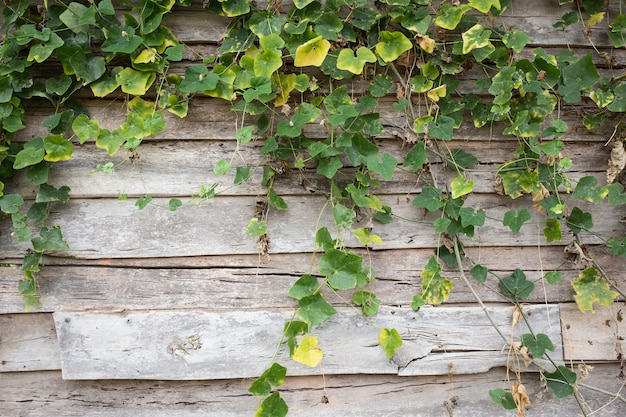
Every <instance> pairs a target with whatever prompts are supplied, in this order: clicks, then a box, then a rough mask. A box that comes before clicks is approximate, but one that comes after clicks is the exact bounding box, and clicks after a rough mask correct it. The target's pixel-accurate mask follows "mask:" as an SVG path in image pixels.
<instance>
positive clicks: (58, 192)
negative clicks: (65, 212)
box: [35, 184, 70, 203]
mask: <svg viewBox="0 0 626 417" xmlns="http://www.w3.org/2000/svg"><path fill="white" fill-rule="evenodd" d="M51 201H60V202H62V203H67V202H68V201H70V187H68V186H67V185H63V186H61V187H60V188H58V189H57V188H55V187H53V186H51V185H49V184H41V185H40V186H39V192H38V193H37V197H35V202H37V203H48V202H51Z"/></svg>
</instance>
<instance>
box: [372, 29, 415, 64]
mask: <svg viewBox="0 0 626 417" xmlns="http://www.w3.org/2000/svg"><path fill="white" fill-rule="evenodd" d="M412 47H413V44H412V43H411V41H410V40H408V39H407V37H406V36H404V34H402V32H389V31H386V30H383V31H382V32H380V40H379V42H378V43H377V44H376V53H377V54H378V56H379V57H381V59H382V60H383V61H385V62H393V61H395V60H396V59H398V57H400V55H402V54H403V53H404V52H406V51H408V50H409V49H411V48H412Z"/></svg>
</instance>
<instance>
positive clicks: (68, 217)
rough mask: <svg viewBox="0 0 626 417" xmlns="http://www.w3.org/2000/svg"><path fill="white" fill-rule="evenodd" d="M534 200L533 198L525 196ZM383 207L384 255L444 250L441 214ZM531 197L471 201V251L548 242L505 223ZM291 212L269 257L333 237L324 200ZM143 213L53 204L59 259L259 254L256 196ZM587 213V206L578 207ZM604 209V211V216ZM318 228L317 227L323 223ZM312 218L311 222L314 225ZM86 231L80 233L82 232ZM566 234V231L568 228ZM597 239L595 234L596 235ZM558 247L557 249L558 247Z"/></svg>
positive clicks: (274, 217)
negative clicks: (253, 223)
mask: <svg viewBox="0 0 626 417" xmlns="http://www.w3.org/2000/svg"><path fill="white" fill-rule="evenodd" d="M527 197H529V196H527ZM381 200H382V201H383V203H384V204H386V205H389V206H390V207H391V208H392V211H393V213H394V214H395V215H396V216H397V217H396V219H395V221H393V222H391V223H389V224H386V225H382V224H378V223H373V225H374V227H373V233H375V234H377V235H379V236H380V237H381V238H382V240H383V245H378V246H377V247H374V248H373V249H374V250H379V249H410V248H434V247H438V246H440V245H441V244H442V243H441V241H440V239H439V236H437V234H436V233H435V232H434V230H433V227H432V226H431V225H432V222H434V221H435V219H436V218H437V217H438V216H439V215H438V214H437V213H424V212H423V211H422V210H421V209H419V208H417V207H415V206H413V205H412V200H413V196H410V195H401V196H400V195H398V196H381ZM526 200H528V199H527V198H520V199H517V200H511V199H510V198H508V197H501V196H497V195H480V196H471V197H470V198H469V199H468V200H467V203H466V204H465V205H466V206H469V207H475V208H480V209H483V210H485V211H486V212H487V217H488V218H487V220H486V221H485V224H484V226H483V227H481V228H480V229H478V230H477V231H476V233H475V237H474V239H471V240H469V239H468V240H467V242H465V243H466V244H467V245H468V246H476V245H479V246H487V247H492V246H509V247H511V246H512V247H519V246H533V247H536V245H537V244H538V242H541V241H543V237H542V234H543V232H542V230H543V228H544V222H545V220H544V218H543V216H542V215H541V214H539V213H536V212H534V213H533V220H532V221H531V222H530V223H529V224H528V225H525V227H523V228H522V230H521V231H520V233H519V234H513V233H512V232H511V231H510V229H509V228H508V227H505V226H504V225H503V224H502V222H501V220H499V219H502V218H503V217H504V213H505V212H507V211H508V210H511V209H515V210H517V209H519V208H521V207H526V205H527V204H530V203H529V202H527V201H526ZM285 201H286V202H287V204H288V206H289V210H285V211H276V210H274V211H270V213H269V216H268V219H267V224H268V227H269V229H268V236H269V238H270V249H269V250H270V253H298V252H310V251H312V250H313V249H314V247H313V246H314V242H315V240H314V238H315V232H316V230H317V228H318V227H322V226H326V227H328V228H329V230H334V229H335V228H334V226H333V220H332V213H330V209H329V208H328V207H326V210H323V209H324V207H325V201H326V200H325V198H323V197H321V196H315V195H314V196H293V197H290V196H285ZM153 203H154V204H152V205H149V206H148V207H147V208H145V209H144V210H142V211H139V210H138V209H137V208H136V207H135V206H134V204H133V202H132V201H124V202H120V201H116V200H108V199H101V200H78V199H76V200H71V201H70V202H69V203H67V204H64V205H59V204H57V205H54V206H53V209H52V212H51V215H50V219H49V224H53V225H59V226H60V227H61V229H62V230H63V233H64V236H65V239H66V240H67V242H68V243H69V245H70V249H69V250H67V251H60V252H57V254H58V255H59V256H70V257H77V258H90V259H94V258H133V257H163V256H168V257H169V256H203V255H224V254H255V253H257V252H258V248H257V240H256V239H255V238H253V237H252V236H248V235H246V234H244V230H245V228H246V226H247V225H248V223H249V221H250V219H251V218H252V217H253V216H254V205H255V199H254V198H252V197H219V198H215V199H213V200H210V201H209V202H207V203H206V204H204V205H199V206H195V205H191V206H188V207H186V208H184V209H179V210H178V211H176V212H170V211H169V210H168V209H167V206H168V199H156V198H155V199H154V200H153ZM576 205H577V206H579V207H581V209H583V210H585V211H587V210H588V209H587V207H588V206H589V205H588V204H584V203H581V202H576ZM604 210H606V211H604ZM320 213H322V216H321V220H320V222H319V223H317V222H316V221H315V219H318V218H319V217H320ZM593 213H594V229H593V232H594V233H595V234H589V233H586V232H582V233H581V239H583V242H585V243H586V244H588V245H591V244H599V243H603V242H604V241H603V240H602V239H599V238H598V237H597V236H602V237H603V238H608V237H611V236H622V235H623V229H624V226H623V224H621V223H620V221H619V219H620V217H621V216H623V215H625V214H626V207H625V206H620V207H608V206H606V205H600V206H599V207H598V208H595V209H594V210H593ZM362 214H364V215H363V216H361V217H360V219H357V220H360V221H356V222H355V223H354V224H353V227H354V228H358V227H366V226H369V225H370V223H369V221H370V218H369V217H368V216H367V213H362ZM312 219H313V220H312ZM78 225H80V226H78ZM10 226H11V223H10V219H9V218H3V219H0V230H6V231H7V232H4V233H0V246H2V247H3V249H4V250H3V253H2V254H0V259H11V258H12V259H15V258H18V257H19V255H20V254H21V253H24V251H26V250H27V248H28V246H27V245H25V244H19V243H17V242H16V241H15V239H14V238H13V237H12V236H10V234H9V232H8V231H9V228H10ZM564 229H565V228H564ZM596 234H597V235H596ZM571 239H572V237H571V233H570V232H569V231H567V230H563V242H564V243H569V242H570V241H571ZM345 244H346V246H348V247H362V245H361V244H360V243H359V242H358V241H357V240H356V238H355V237H353V236H352V235H351V234H347V235H346V238H345ZM552 244H558V242H553V243H552Z"/></svg>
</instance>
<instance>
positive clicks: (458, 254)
mask: <svg viewBox="0 0 626 417" xmlns="http://www.w3.org/2000/svg"><path fill="white" fill-rule="evenodd" d="M453 242H454V256H455V258H456V262H457V264H458V265H459V274H460V275H461V279H462V280H463V282H464V283H465V285H466V286H467V288H469V290H470V292H471V293H472V295H473V296H474V298H475V299H476V301H477V302H478V305H480V308H481V309H482V310H483V313H485V316H487V319H488V320H489V322H490V323H491V325H492V326H493V328H494V329H495V330H496V332H498V334H499V335H500V337H501V338H502V340H503V341H504V343H505V344H506V345H507V346H510V342H509V339H508V338H507V337H506V336H505V334H504V333H502V330H500V327H499V326H498V324H497V323H496V322H495V320H494V319H493V317H492V316H491V314H490V313H489V310H487V306H485V303H483V300H481V299H480V297H479V296H478V293H476V291H475V290H474V287H472V284H471V283H470V282H469V279H467V276H466V275H465V271H464V270H463V266H462V264H461V262H462V259H461V252H460V251H459V240H458V239H457V237H456V236H454V237H453Z"/></svg>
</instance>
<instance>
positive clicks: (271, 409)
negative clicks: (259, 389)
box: [254, 392, 289, 417]
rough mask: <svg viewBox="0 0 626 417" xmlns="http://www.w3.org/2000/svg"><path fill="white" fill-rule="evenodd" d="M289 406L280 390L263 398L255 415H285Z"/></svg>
mask: <svg viewBox="0 0 626 417" xmlns="http://www.w3.org/2000/svg"><path fill="white" fill-rule="evenodd" d="M288 411H289V407H288V406H287V403H286V402H285V400H283V399H282V398H281V396H280V394H279V393H278V392H273V393H272V394H271V395H270V396H269V397H267V398H266V399H264V400H263V402H262V403H261V405H260V406H259V408H258V410H257V412H256V413H255V414H254V417H285V416H286V415H287V412H288Z"/></svg>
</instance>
